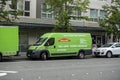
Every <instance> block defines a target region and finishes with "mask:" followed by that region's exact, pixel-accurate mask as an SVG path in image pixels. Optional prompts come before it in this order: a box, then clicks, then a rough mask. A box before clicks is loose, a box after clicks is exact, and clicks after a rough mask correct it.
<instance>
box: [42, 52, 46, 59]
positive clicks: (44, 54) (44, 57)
mask: <svg viewBox="0 0 120 80" xmlns="http://www.w3.org/2000/svg"><path fill="white" fill-rule="evenodd" d="M40 58H41V59H42V60H47V54H46V53H45V52H43V53H42V54H41V57H40Z"/></svg>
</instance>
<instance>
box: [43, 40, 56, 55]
mask: <svg viewBox="0 0 120 80" xmlns="http://www.w3.org/2000/svg"><path fill="white" fill-rule="evenodd" d="M45 48H46V50H48V51H49V52H50V55H54V53H55V49H56V47H55V38H50V39H48V41H47V42H46V43H45Z"/></svg>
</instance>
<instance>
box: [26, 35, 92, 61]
mask: <svg viewBox="0 0 120 80" xmlns="http://www.w3.org/2000/svg"><path fill="white" fill-rule="evenodd" d="M91 46H92V39H91V35H90V34H89V33H46V34H44V35H42V36H41V37H40V38H39V40H38V41H37V42H36V43H35V44H33V45H32V46H30V47H29V49H28V51H27V57H29V58H40V59H42V60H46V59H48V58H49V57H61V56H77V57H78V58H85V55H90V54H92V50H91Z"/></svg>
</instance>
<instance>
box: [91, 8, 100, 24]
mask: <svg viewBox="0 0 120 80" xmlns="http://www.w3.org/2000/svg"><path fill="white" fill-rule="evenodd" d="M90 18H91V20H92V21H94V22H98V10H97V9H90Z"/></svg>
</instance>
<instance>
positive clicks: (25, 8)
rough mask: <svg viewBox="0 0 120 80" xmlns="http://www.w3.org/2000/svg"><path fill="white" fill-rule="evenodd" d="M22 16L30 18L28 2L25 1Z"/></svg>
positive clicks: (27, 0)
mask: <svg viewBox="0 0 120 80" xmlns="http://www.w3.org/2000/svg"><path fill="white" fill-rule="evenodd" d="M23 15H24V16H30V1H29V0H26V1H25V2H24V12H23Z"/></svg>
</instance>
